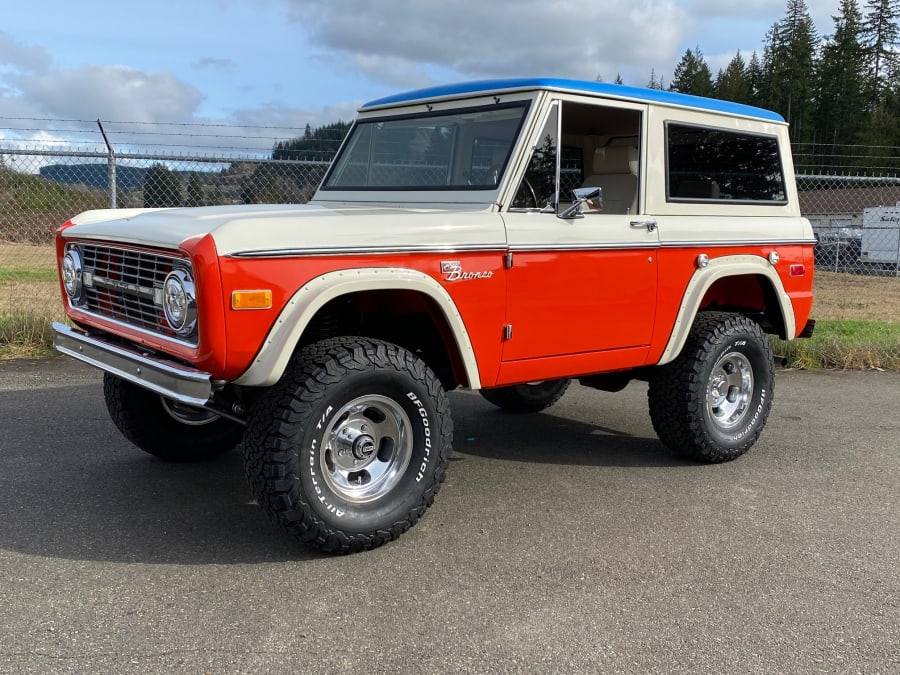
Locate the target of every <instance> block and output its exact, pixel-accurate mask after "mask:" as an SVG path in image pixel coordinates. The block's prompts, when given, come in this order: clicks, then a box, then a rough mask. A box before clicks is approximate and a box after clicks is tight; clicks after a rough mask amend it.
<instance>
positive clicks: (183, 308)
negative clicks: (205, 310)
mask: <svg viewBox="0 0 900 675" xmlns="http://www.w3.org/2000/svg"><path fill="white" fill-rule="evenodd" d="M163 311H164V312H165V314H166V321H168V322H169V325H170V326H171V327H172V330H174V331H175V332H176V333H178V334H179V335H189V334H190V333H192V332H193V330H194V326H195V325H196V323H197V301H196V298H195V296H194V282H193V280H192V279H191V275H190V274H188V272H187V270H182V269H177V270H172V271H171V272H169V274H168V276H166V280H165V281H164V282H163Z"/></svg>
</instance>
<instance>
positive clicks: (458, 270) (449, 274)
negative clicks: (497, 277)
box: [441, 260, 494, 281]
mask: <svg viewBox="0 0 900 675" xmlns="http://www.w3.org/2000/svg"><path fill="white" fill-rule="evenodd" d="M441 274H443V275H444V281H465V280H466V279H490V278H491V277H492V276H494V273H493V272H492V271H491V270H485V271H484V272H463V269H462V263H460V262H459V260H442V261H441Z"/></svg>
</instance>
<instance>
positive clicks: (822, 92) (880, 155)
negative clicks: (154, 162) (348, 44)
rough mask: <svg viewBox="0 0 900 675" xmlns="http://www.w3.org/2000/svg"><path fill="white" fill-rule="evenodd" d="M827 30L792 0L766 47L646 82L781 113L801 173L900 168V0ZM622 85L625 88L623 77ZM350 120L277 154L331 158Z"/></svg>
mask: <svg viewBox="0 0 900 675" xmlns="http://www.w3.org/2000/svg"><path fill="white" fill-rule="evenodd" d="M835 2H838V3H839V4H838V7H837V13H836V14H834V15H833V16H832V25H831V26H830V27H828V32H826V33H820V32H819V30H818V29H817V27H816V26H815V25H813V21H812V18H811V17H810V13H809V8H808V6H807V4H806V0H787V3H786V7H785V12H784V15H783V16H782V17H781V19H779V20H778V21H776V22H775V23H773V24H772V27H771V28H770V29H769V31H768V32H767V33H766V35H765V39H764V41H763V47H762V50H761V53H757V52H753V53H752V54H749V55H747V54H742V53H740V52H739V51H738V52H737V53H736V54H735V55H734V57H733V58H732V59H731V60H730V62H729V63H728V64H727V66H726V67H725V68H722V69H720V70H719V71H718V73H716V74H713V72H712V70H711V68H710V67H709V64H708V63H707V61H706V58H705V57H704V55H703V52H702V50H701V47H700V46H699V45H697V46H695V47H693V48H691V49H688V50H687V51H686V52H685V53H684V55H683V56H682V57H681V60H680V61H679V62H678V63H677V64H676V65H675V67H674V69H673V76H672V81H671V82H670V83H668V84H667V83H665V82H664V81H663V78H662V77H660V76H659V75H658V72H657V71H656V70H655V69H654V70H651V72H650V79H649V81H648V82H647V83H645V86H647V87H650V88H652V89H668V90H670V91H677V92H682V93H686V94H695V95H698V96H707V97H712V98H718V99H723V100H728V101H734V102H737V103H746V104H749V105H754V106H758V107H760V108H766V109H769V110H774V111H776V112H778V113H780V114H781V115H782V116H783V117H784V118H785V119H786V120H787V121H788V123H789V124H790V136H791V141H792V143H793V149H794V161H795V164H796V168H797V171H798V173H815V174H820V173H821V174H828V173H835V174H842V173H854V174H868V175H893V176H896V175H897V174H898V172H900V0H835ZM615 82H616V83H617V84H622V78H621V76H618V75H617V76H616V79H615ZM349 128H350V125H349V124H348V123H345V122H335V123H332V124H329V125H326V126H324V127H320V128H317V129H313V128H311V127H310V126H309V125H307V127H306V131H305V133H304V135H303V136H302V137H299V138H294V139H292V140H289V141H282V142H278V143H276V144H275V147H274V148H273V152H272V158H273V159H281V160H301V161H326V162H327V161H330V160H331V158H332V157H333V156H334V153H335V152H336V151H337V149H338V147H339V146H340V142H341V140H343V138H344V136H345V134H346V133H347V130H348V129H349Z"/></svg>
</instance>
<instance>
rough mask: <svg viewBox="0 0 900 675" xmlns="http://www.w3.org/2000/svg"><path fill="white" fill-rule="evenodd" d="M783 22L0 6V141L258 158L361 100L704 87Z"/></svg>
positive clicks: (490, 6)
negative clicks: (502, 86)
mask: <svg viewBox="0 0 900 675" xmlns="http://www.w3.org/2000/svg"><path fill="white" fill-rule="evenodd" d="M838 1H839V0H807V4H808V6H809V8H810V12H811V14H812V15H813V19H814V21H815V22H816V26H817V28H818V30H819V32H820V33H826V34H827V33H830V32H831V31H832V29H833V24H832V21H831V18H830V15H831V14H832V13H834V12H836V11H837V7H838ZM784 9H785V0H604V1H603V2H598V1H595V2H590V1H589V2H584V1H580V2H579V1H571V0H553V1H551V2H548V1H547V0H542V1H537V0H491V1H490V2H484V1H483V0H479V1H475V0H464V1H458V2H452V1H451V0H442V1H439V0H381V1H378V0H243V1H242V2H238V1H235V0H181V1H180V2H176V1H173V0H152V1H146V0H145V1H144V2H121V0H120V1H119V2H100V1H96V0H81V1H80V2H60V1H55V0H45V1H43V2H41V1H40V0H37V1H35V0H32V2H30V3H29V2H25V1H24V0H0V17H2V19H0V139H2V138H4V137H5V138H6V139H12V138H29V137H34V138H45V137H46V138H49V139H51V140H52V139H53V138H56V137H57V136H58V137H60V138H62V137H63V136H64V134H62V133H60V132H55V131H54V132H45V133H44V134H43V136H42V135H41V134H40V133H38V132H34V131H15V128H16V127H18V128H22V127H25V128H34V127H36V126H39V125H38V124H36V123H32V124H30V125H28V124H24V123H23V122H21V121H18V120H20V118H26V119H27V118H50V119H75V120H95V119H97V118H102V119H104V120H112V121H127V122H134V123H136V125H134V126H133V127H132V128H134V129H138V128H145V129H150V130H152V129H154V128H158V127H156V126H154V125H158V124H159V123H163V122H178V123H182V124H185V123H189V124H194V123H202V124H227V125H236V126H237V127H241V128H244V129H245V130H246V131H245V133H244V134H243V135H246V136H253V135H261V136H264V137H266V140H265V143H268V136H267V135H268V134H285V133H287V131H284V132H283V131H268V132H266V131H263V130H260V129H259V127H265V126H284V127H290V128H299V129H302V128H303V127H304V126H305V125H306V124H307V123H309V124H311V125H313V126H317V125H320V124H324V123H327V122H331V121H334V120H337V119H343V120H350V119H351V118H352V117H353V114H354V111H355V109H356V108H357V107H358V105H359V104H360V103H362V102H364V101H366V100H370V99H372V98H377V97H380V96H384V95H387V94H390V93H394V92H397V91H401V90H405V89H411V88H417V87H420V86H427V85H430V84H435V83H444V82H454V81H460V80H467V79H477V78H485V77H503V76H518V75H551V76H559V77H575V78H586V79H595V78H597V77H598V76H599V77H600V78H602V79H604V80H607V81H611V80H613V79H614V78H615V77H616V75H617V74H621V75H622V77H623V79H624V80H625V82H626V83H627V84H633V85H637V86H643V85H645V84H646V83H647V81H648V79H649V77H650V71H651V69H655V71H656V74H657V76H662V77H664V78H665V79H666V81H668V80H670V79H671V72H670V71H671V68H672V67H673V66H674V64H675V63H677V61H678V59H679V58H680V57H681V55H682V54H683V53H684V50H685V49H687V48H689V47H690V48H693V47H695V46H699V47H700V48H701V49H702V51H703V53H704V54H705V56H706V58H707V60H708V62H709V63H710V66H711V67H712V69H713V72H714V73H715V71H716V70H717V69H718V68H720V67H724V66H725V64H726V63H727V61H728V60H729V59H730V58H731V57H732V56H733V55H734V53H735V51H737V50H738V49H740V50H741V52H742V53H743V54H745V56H746V57H747V58H749V56H750V53H751V52H752V51H753V50H758V49H759V48H760V45H761V43H762V41H763V39H764V36H765V33H766V31H767V30H768V28H769V27H770V26H771V25H772V23H773V22H775V21H777V20H778V19H780V18H781V17H782V15H783V14H784ZM41 124H43V125H44V126H49V127H50V128H61V125H56V127H53V126H52V125H47V124H46V123H41ZM139 125H143V126H139ZM70 126H73V125H70ZM74 126H75V127H78V124H77V123H76V124H74ZM85 126H89V125H85ZM65 128H69V127H65ZM229 133H232V135H234V134H233V132H229ZM29 134H30V135H31V136H29ZM70 135H71V134H70ZM238 135H241V134H238ZM288 135H289V134H288ZM46 138H45V140H46ZM217 142H218V141H216V139H215V137H214V136H213V137H210V138H209V139H208V140H203V141H201V143H203V144H206V145H210V146H215V145H216V143H217ZM228 143H229V144H235V145H239V146H240V145H242V144H245V145H247V146H248V147H249V146H250V145H252V143H251V142H250V141H249V140H247V139H244V140H240V139H231V140H229V141H228Z"/></svg>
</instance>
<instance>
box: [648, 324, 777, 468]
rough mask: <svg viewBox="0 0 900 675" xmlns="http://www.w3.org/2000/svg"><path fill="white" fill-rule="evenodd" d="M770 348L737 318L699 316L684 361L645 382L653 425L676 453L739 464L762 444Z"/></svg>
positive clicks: (771, 372)
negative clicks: (757, 444)
mask: <svg viewBox="0 0 900 675" xmlns="http://www.w3.org/2000/svg"><path fill="white" fill-rule="evenodd" d="M774 380H775V369H774V365H773V357H772V347H771V345H770V344H769V341H768V339H767V338H766V336H765V334H764V333H763V332H762V330H761V329H760V327H759V326H758V325H757V324H756V322H754V321H752V320H750V319H748V318H747V317H745V316H741V315H739V314H727V313H724V312H708V313H702V314H700V315H698V317H697V319H696V321H695V322H694V326H693V328H692V329H691V333H690V335H689V336H688V339H687V342H686V344H685V346H684V349H683V350H682V352H681V354H680V355H679V356H678V358H677V359H675V360H674V361H673V362H672V363H669V364H667V365H665V366H662V367H661V368H660V369H659V371H658V372H657V373H656V374H655V376H654V377H653V378H651V380H650V387H649V389H648V399H649V404H650V418H651V420H652V421H653V428H654V429H655V430H656V433H657V435H658V436H659V438H660V440H661V441H662V442H663V443H665V444H666V445H667V446H668V447H669V448H671V449H672V450H674V451H675V452H677V453H679V454H681V455H683V456H685V457H688V458H690V459H695V460H700V461H705V462H727V461H729V460H732V459H734V458H736V457H739V456H740V455H742V454H743V453H745V452H746V451H747V450H749V449H750V447H751V446H752V445H753V444H754V443H755V442H756V440H757V438H759V435H760V433H761V432H762V430H763V427H764V426H765V424H766V419H767V418H768V416H769V410H770V409H771V408H772V400H773V396H774Z"/></svg>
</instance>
